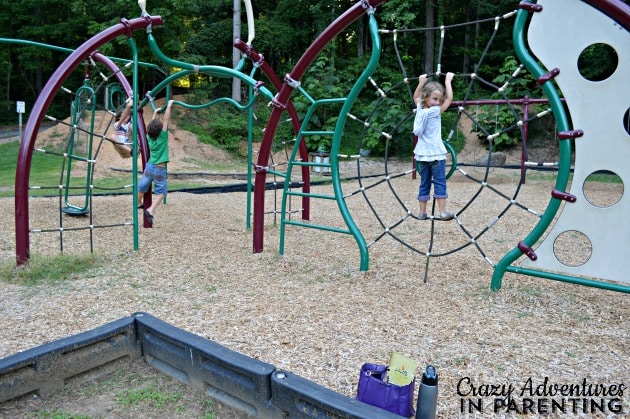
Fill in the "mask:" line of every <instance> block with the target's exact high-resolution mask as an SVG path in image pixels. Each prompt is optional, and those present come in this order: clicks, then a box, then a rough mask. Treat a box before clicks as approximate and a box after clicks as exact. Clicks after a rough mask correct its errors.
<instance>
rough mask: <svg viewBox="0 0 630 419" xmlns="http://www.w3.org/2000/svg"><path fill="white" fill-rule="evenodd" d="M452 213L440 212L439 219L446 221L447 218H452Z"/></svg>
mask: <svg viewBox="0 0 630 419" xmlns="http://www.w3.org/2000/svg"><path fill="white" fill-rule="evenodd" d="M453 217H454V216H453V214H451V213H450V212H448V211H446V212H443V213H441V214H440V220H441V221H448V220H452V219H453Z"/></svg>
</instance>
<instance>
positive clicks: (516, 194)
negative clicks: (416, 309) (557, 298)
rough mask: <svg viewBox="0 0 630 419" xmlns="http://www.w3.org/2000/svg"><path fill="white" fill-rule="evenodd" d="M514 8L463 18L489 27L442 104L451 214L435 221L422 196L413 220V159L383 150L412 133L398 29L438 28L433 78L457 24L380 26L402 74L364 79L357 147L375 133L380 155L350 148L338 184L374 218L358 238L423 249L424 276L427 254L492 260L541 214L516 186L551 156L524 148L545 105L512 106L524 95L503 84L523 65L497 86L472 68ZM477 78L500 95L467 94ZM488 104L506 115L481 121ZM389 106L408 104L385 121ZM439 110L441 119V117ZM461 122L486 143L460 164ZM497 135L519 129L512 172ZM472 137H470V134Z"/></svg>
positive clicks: (409, 82)
mask: <svg viewBox="0 0 630 419" xmlns="http://www.w3.org/2000/svg"><path fill="white" fill-rule="evenodd" d="M515 14H516V11H514V12H511V13H508V14H506V15H503V16H499V17H495V18H491V19H485V20H478V21H473V22H467V23H465V25H476V26H477V27H484V25H486V26H487V25H488V24H490V25H492V29H491V34H490V36H489V37H488V42H487V44H486V46H485V49H484V51H483V53H482V54H481V56H480V58H479V60H478V61H477V62H476V63H475V65H474V68H475V72H473V73H470V74H456V77H457V78H458V79H460V80H462V81H463V83H462V84H467V86H466V90H465V93H464V97H463V100H461V101H454V104H455V106H454V107H452V108H451V110H450V111H449V112H453V113H454V112H456V116H455V118H451V119H454V122H453V123H452V126H451V128H450V130H449V131H448V136H447V138H446V139H445V145H446V146H447V150H449V154H448V156H447V176H448V179H449V180H448V184H449V186H448V191H449V198H448V199H447V206H448V207H449V208H450V210H451V211H452V212H454V213H455V220H454V221H452V222H442V221H438V218H436V217H434V216H433V215H434V214H435V213H436V211H437V208H436V204H435V202H433V208H432V210H431V206H430V205H431V203H429V209H430V211H429V212H430V213H429V220H427V221H420V220H419V219H418V204H417V198H416V197H417V192H418V184H419V180H415V177H416V176H415V170H416V168H415V167H414V166H415V165H414V163H412V162H402V163H401V162H399V161H396V160H395V159H393V158H390V154H391V155H393V154H395V153H394V151H396V149H397V148H400V147H401V144H404V145H406V147H408V151H409V153H408V155H411V154H412V153H411V150H412V149H413V145H412V139H411V138H410V137H413V135H412V134H411V132H412V127H413V119H414V116H415V109H414V107H415V105H414V103H413V90H415V86H416V84H417V80H418V78H417V76H415V77H408V72H407V70H406V68H405V65H404V62H403V60H402V59H401V54H400V52H399V46H398V38H399V35H401V34H404V33H405V32H410V31H432V32H435V33H438V34H439V40H440V43H439V52H438V59H437V62H438V64H437V69H436V71H435V72H434V73H433V74H430V75H429V76H433V77H434V78H439V77H440V76H441V75H442V74H444V73H443V72H442V68H441V58H442V52H443V50H444V48H446V45H445V41H444V40H445V39H447V38H448V37H446V36H445V34H446V33H448V31H449V30H452V29H454V28H456V27H459V26H462V25H452V26H442V27H438V28H424V29H409V30H381V33H382V34H384V35H391V38H392V39H391V42H392V45H393V48H394V50H395V51H396V55H397V58H398V62H399V65H400V71H401V74H402V78H401V79H400V80H398V82H394V83H392V82H391V81H383V82H382V83H381V82H379V80H378V79H377V78H376V77H375V78H372V79H370V84H371V88H372V92H373V94H375V95H376V97H377V99H376V100H374V102H373V107H372V109H371V112H370V113H369V114H368V115H366V116H359V115H351V116H350V117H351V119H352V120H353V121H355V122H357V123H359V124H361V126H362V127H363V128H362V135H361V141H360V145H359V149H362V148H367V147H364V145H363V144H364V143H365V142H366V139H367V138H369V137H370V136H372V137H378V138H379V141H382V142H383V143H384V148H385V152H384V159H383V160H382V161H380V160H379V161H375V159H368V158H365V157H363V156H362V153H361V152H359V153H357V155H356V156H345V157H352V158H355V159H356V174H357V181H356V184H352V183H346V184H344V189H345V191H347V192H345V191H344V197H345V198H344V199H346V200H347V201H349V200H351V199H353V198H355V197H361V198H363V199H364V200H365V202H366V203H367V205H368V207H369V209H370V211H371V213H372V214H373V216H374V218H375V219H376V221H377V223H376V224H374V223H373V222H370V223H366V224H365V225H362V226H361V227H360V228H361V231H362V232H364V235H365V237H366V238H367V239H368V240H371V241H369V244H368V246H369V247H372V246H374V245H376V244H377V243H378V242H380V241H382V240H383V239H384V238H390V239H393V240H394V241H396V242H398V243H400V244H402V245H403V246H405V247H406V248H408V249H410V250H412V251H414V252H416V253H419V254H422V255H424V256H426V266H427V269H426V271H425V281H426V272H428V265H429V258H432V257H440V256H446V255H450V254H452V253H455V252H458V251H461V250H464V249H474V250H476V252H477V253H479V254H480V255H481V256H482V257H483V258H484V259H485V260H486V261H487V262H488V263H489V264H491V265H492V266H494V265H495V262H494V259H493V257H497V256H498V255H503V254H504V253H505V252H507V251H508V250H509V249H510V248H512V247H513V246H514V244H515V243H517V242H518V240H519V235H520V234H522V232H523V231H525V230H527V229H528V228H531V227H532V226H533V225H534V224H535V223H536V222H537V221H538V220H539V219H540V217H541V215H542V212H541V211H540V210H538V209H536V208H541V205H544V203H542V202H541V199H540V198H541V197H540V196H535V192H532V191H527V192H528V193H527V194H526V196H525V197H523V196H522V192H523V189H525V188H526V170H527V168H529V167H543V166H544V167H554V166H555V162H537V161H532V160H531V157H530V153H529V152H528V148H527V129H526V128H527V127H528V125H529V124H530V123H532V122H533V121H535V120H538V119H541V118H544V117H546V116H547V115H549V114H550V113H551V110H550V109H544V110H542V111H540V112H538V113H536V114H534V115H530V112H528V111H526V113H524V114H521V112H520V111H519V110H518V109H517V106H515V105H522V104H523V102H522V101H517V100H514V99H511V98H509V97H508V95H507V94H508V92H509V87H510V85H511V84H512V83H513V82H514V81H516V80H518V77H519V76H520V75H522V74H521V73H522V71H523V68H524V67H523V66H522V65H520V66H518V67H517V68H516V69H515V71H514V72H513V73H512V74H511V75H510V76H509V77H508V78H507V79H506V80H505V81H504V83H503V84H502V85H496V84H495V83H493V82H492V81H489V80H487V79H486V78H485V77H484V75H482V74H479V73H477V69H480V68H482V64H483V62H484V59H485V58H486V56H487V54H488V52H489V51H490V50H491V47H492V44H493V41H494V39H495V35H496V33H497V32H498V30H499V27H500V25H501V23H502V22H503V21H505V20H507V19H510V18H512V17H513V16H514V15H515ZM480 85H481V86H483V88H484V89H486V90H490V91H491V92H495V93H496V94H498V95H500V96H501V99H500V100H492V101H478V100H471V99H470V97H471V93H472V92H473V88H474V87H479V86H480ZM366 90H369V89H366ZM454 91H455V92H454V96H455V98H456V99H457V97H458V96H461V93H460V94H458V93H459V92H457V90H456V89H454ZM488 103H489V104H492V105H494V106H502V107H505V108H506V109H508V110H509V114H510V115H511V118H510V119H511V121H508V123H506V124H503V125H501V126H499V124H488V122H487V121H482V120H480V119H479V117H478V112H476V110H478V107H479V105H480V104H482V105H483V104H488ZM537 103H543V104H546V101H545V100H541V101H539V102H537ZM394 108H400V109H408V110H409V111H408V112H407V113H406V114H405V115H404V117H402V118H400V119H399V120H396V121H394V122H391V121H390V122H389V123H388V122H385V120H386V118H385V117H387V116H388V110H389V109H394ZM525 109H526V108H525ZM447 114H448V113H447ZM444 115H446V114H444ZM444 115H443V120H444V119H445V116H444ZM463 126H466V127H472V129H474V130H475V131H477V132H479V133H480V135H482V136H483V137H484V138H485V141H486V150H488V151H486V152H485V155H483V156H478V155H477V156H475V160H474V161H472V162H467V163H466V162H458V157H457V155H456V153H455V151H454V148H453V146H452V143H454V140H455V139H456V138H457V137H458V136H464V135H465V133H462V127H463ZM468 129H469V130H470V129H471V128H468ZM504 134H507V135H510V136H518V137H519V138H520V139H521V144H522V157H521V161H520V164H518V165H516V168H517V169H520V173H519V174H518V175H514V170H513V169H512V170H508V169H506V167H507V166H504V165H503V164H501V163H499V164H497V163H496V162H495V160H493V159H494V158H495V157H496V156H495V155H494V154H493V153H491V152H490V150H493V147H494V143H495V141H496V139H497V138H499V137H501V136H502V135H504ZM469 141H470V140H469ZM472 141H477V139H473V140H472ZM466 166H470V167H466ZM549 181H551V179H549ZM384 192H386V193H389V195H391V196H393V201H394V202H392V199H391V198H390V199H387V200H384V199H383V193H384ZM533 194H534V195H533ZM531 198H534V199H531ZM349 206H350V205H349ZM524 214H525V215H524ZM525 218H527V219H528V220H525ZM515 226H518V229H515V228H514V227H515ZM491 231H495V232H497V231H498V233H497V234H498V235H499V237H497V236H496V235H495V236H492V235H491ZM484 240H485V243H491V244H492V245H493V246H491V247H492V248H493V249H494V248H495V247H496V246H494V244H496V243H497V242H498V241H501V242H503V243H504V244H505V245H504V246H499V248H500V250H498V251H496V252H495V251H493V252H492V254H490V252H489V251H487V250H486V246H485V245H484ZM488 247H490V246H488Z"/></svg>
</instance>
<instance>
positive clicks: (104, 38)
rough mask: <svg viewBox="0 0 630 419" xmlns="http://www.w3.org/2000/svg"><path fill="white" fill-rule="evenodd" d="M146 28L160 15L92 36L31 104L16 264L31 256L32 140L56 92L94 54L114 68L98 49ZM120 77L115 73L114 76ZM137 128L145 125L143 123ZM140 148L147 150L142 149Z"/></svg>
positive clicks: (18, 181)
mask: <svg viewBox="0 0 630 419" xmlns="http://www.w3.org/2000/svg"><path fill="white" fill-rule="evenodd" d="M149 25H157V26H160V25H162V18H161V17H160V16H146V17H140V18H136V19H132V20H127V19H121V21H120V22H119V23H117V24H116V25H114V26H112V27H110V28H108V29H105V30H104V31H102V32H100V33H98V34H96V35H94V36H93V37H92V38H90V39H89V40H87V41H86V42H84V43H83V44H82V45H81V46H79V47H78V48H77V49H76V50H75V51H74V52H73V53H72V54H70V55H69V56H68V58H66V59H65V60H64V61H63V63H61V65H60V66H59V67H58V68H57V70H55V72H54V73H53V74H52V76H51V77H50V80H49V81H48V82H47V83H46V85H45V86H44V89H43V90H42V92H41V93H40V94H39V96H38V97H37V100H36V101H35V104H34V105H33V111H32V112H31V114H30V116H29V118H28V121H27V123H26V126H25V127H24V136H23V138H22V142H21V144H20V150H19V153H18V161H17V167H16V171H15V251H16V261H17V264H18V265H22V264H24V263H25V262H26V261H27V260H28V258H29V256H30V243H29V206H28V180H29V177H30V172H31V161H32V158H33V149H34V146H35V138H36V136H37V132H39V127H40V125H41V121H42V119H43V118H44V117H45V112H46V109H48V107H49V106H50V103H51V102H52V100H53V97H54V95H55V93H56V92H57V91H58V90H59V89H60V87H61V86H62V84H63V82H64V81H65V80H66V78H67V77H68V75H69V74H70V73H72V72H73V71H74V70H75V69H76V68H77V66H78V65H79V64H81V62H82V61H83V60H85V59H86V58H87V57H88V56H90V55H92V54H94V58H96V57H98V58H99V60H100V61H102V62H103V63H104V64H105V65H114V64H113V63H111V61H110V62H109V63H107V62H108V61H109V60H103V59H104V58H105V57H103V56H102V55H100V54H97V50H98V48H99V47H100V46H101V45H103V44H105V43H107V42H109V41H111V40H113V39H114V38H117V37H118V36H121V35H127V36H131V33H132V32H133V31H136V30H139V29H145V28H146V27H147V26H149ZM114 67H115V65H114ZM119 74H120V73H117V76H118V75H119ZM123 79H124V77H122V75H120V77H118V81H119V82H121V83H123ZM124 83H126V87H125V89H126V91H127V93H129V92H131V89H130V88H129V83H128V82H127V81H126V80H124ZM138 125H140V126H144V124H138ZM141 129H142V128H141ZM142 138H144V135H142ZM142 148H143V149H146V147H144V146H143V147H142ZM144 161H145V158H144V157H143V163H144Z"/></svg>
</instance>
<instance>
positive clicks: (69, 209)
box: [61, 206, 89, 216]
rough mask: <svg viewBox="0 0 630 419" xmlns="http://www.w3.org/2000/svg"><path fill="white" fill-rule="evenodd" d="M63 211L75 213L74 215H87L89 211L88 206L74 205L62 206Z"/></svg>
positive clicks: (69, 213) (70, 213)
mask: <svg viewBox="0 0 630 419" xmlns="http://www.w3.org/2000/svg"><path fill="white" fill-rule="evenodd" d="M61 211H62V212H63V213H64V214H68V215H73V216H83V215H87V213H88V212H89V210H88V209H87V208H79V207H73V206H69V207H63V208H61Z"/></svg>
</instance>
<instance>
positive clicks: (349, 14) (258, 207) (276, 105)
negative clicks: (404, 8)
mask: <svg viewBox="0 0 630 419" xmlns="http://www.w3.org/2000/svg"><path fill="white" fill-rule="evenodd" d="M386 1H387V0H362V1H359V2H357V3H355V5H354V6H352V7H350V8H349V9H348V10H346V12H345V13H343V14H342V15H340V16H339V17H338V18H337V19H335V21H334V22H332V23H331V24H330V25H329V26H328V27H327V28H326V29H324V31H323V32H322V33H321V34H320V35H319V36H318V37H317V38H316V39H315V41H313V43H312V44H311V46H310V47H308V49H307V50H306V51H305V52H304V54H303V55H302V57H301V58H300V59H299V61H298V62H297V63H296V64H295V66H294V67H293V70H292V71H291V73H289V74H288V75H287V77H288V78H289V79H290V80H295V81H299V80H300V79H301V78H302V76H303V75H304V73H305V72H306V70H307V69H308V67H309V66H310V65H311V63H312V62H313V60H314V59H315V58H316V57H317V56H318V55H319V54H320V53H321V52H322V50H323V49H324V48H325V47H326V45H328V43H329V42H330V41H332V40H333V39H334V38H335V37H336V36H337V35H339V33H340V32H341V31H342V30H343V29H345V28H346V27H347V26H349V25H351V24H352V23H354V22H355V21H356V20H357V19H359V18H360V17H361V16H363V15H364V14H365V13H367V11H368V9H369V8H372V7H376V6H379V5H381V4H383V3H385V2H386ZM291 93H293V87H291V86H290V85H289V84H288V83H287V80H286V79H285V82H284V84H283V85H282V88H281V89H280V91H279V92H278V94H277V95H276V97H275V99H274V100H273V109H272V111H271V115H270V116H269V120H268V122H267V127H266V129H265V134H264V136H263V140H262V144H261V146H260V151H259V152H258V167H264V166H265V165H266V164H267V162H268V161H269V154H270V152H271V145H272V143H273V138H274V137H275V135H276V130H277V128H278V123H279V122H280V118H281V116H282V113H283V112H284V111H285V109H286V108H287V106H288V105H287V103H288V101H289V98H290V96H291ZM266 176H267V172H266V171H265V170H257V171H256V178H255V184H254V231H253V250H254V253H260V252H262V251H263V245H264V237H263V236H264V227H265V224H264V223H265V220H264V217H265V186H266V185H265V179H266Z"/></svg>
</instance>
